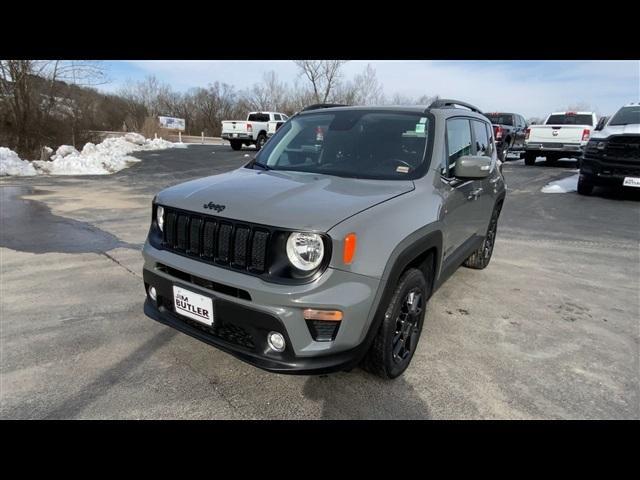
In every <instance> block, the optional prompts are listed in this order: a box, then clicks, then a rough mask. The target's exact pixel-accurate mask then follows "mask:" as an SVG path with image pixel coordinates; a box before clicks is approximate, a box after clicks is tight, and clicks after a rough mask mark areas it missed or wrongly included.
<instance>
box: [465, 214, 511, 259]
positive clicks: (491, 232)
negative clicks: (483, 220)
mask: <svg viewBox="0 0 640 480" xmlns="http://www.w3.org/2000/svg"><path fill="white" fill-rule="evenodd" d="M501 209H502V205H499V206H497V207H496V208H494V209H493V213H492V214H491V220H489V226H488V227H487V233H486V235H485V236H484V240H483V241H482V245H480V248H478V249H477V250H476V251H475V252H473V253H472V254H471V256H470V257H469V258H467V259H466V260H465V261H464V264H463V265H464V266H465V267H467V268H473V269H476V270H482V269H483V268H486V266H487V265H489V262H490V261H491V255H492V254H493V246H494V245H495V242H496V234H497V231H498V217H499V216H500V210H501Z"/></svg>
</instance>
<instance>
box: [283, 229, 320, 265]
mask: <svg viewBox="0 0 640 480" xmlns="http://www.w3.org/2000/svg"><path fill="white" fill-rule="evenodd" d="M323 256H324V244H323V243H322V237H321V236H320V235H318V234H315V233H297V232H294V233H292V234H291V235H289V239H288V240H287V257H289V261H290V262H291V263H292V264H293V266H294V267H296V268H298V269H300V270H304V271H309V270H313V269H314V268H318V266H319V265H320V262H322V257H323Z"/></svg>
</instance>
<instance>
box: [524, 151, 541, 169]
mask: <svg viewBox="0 0 640 480" xmlns="http://www.w3.org/2000/svg"><path fill="white" fill-rule="evenodd" d="M536 158H538V154H536V153H534V152H524V164H525V165H529V166H531V165H535V164H536Z"/></svg>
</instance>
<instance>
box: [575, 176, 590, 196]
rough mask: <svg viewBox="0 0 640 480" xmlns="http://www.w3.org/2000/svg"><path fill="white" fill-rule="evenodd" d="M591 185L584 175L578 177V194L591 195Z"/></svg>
mask: <svg viewBox="0 0 640 480" xmlns="http://www.w3.org/2000/svg"><path fill="white" fill-rule="evenodd" d="M592 192H593V183H591V182H589V181H588V180H587V179H586V177H585V176H584V175H580V176H579V177H578V193H579V194H580V195H591V193H592Z"/></svg>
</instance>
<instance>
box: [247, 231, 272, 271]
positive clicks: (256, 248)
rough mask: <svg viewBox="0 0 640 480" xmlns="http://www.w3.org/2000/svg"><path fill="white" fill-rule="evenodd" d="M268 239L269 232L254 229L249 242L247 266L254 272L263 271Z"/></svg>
mask: <svg viewBox="0 0 640 480" xmlns="http://www.w3.org/2000/svg"><path fill="white" fill-rule="evenodd" d="M268 240H269V232H263V231H262V230H256V231H255V233H254V234H253V242H251V262H250V264H249V268H250V269H251V270H253V271H254V272H257V273H262V272H264V269H265V262H266V259H267V241H268Z"/></svg>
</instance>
